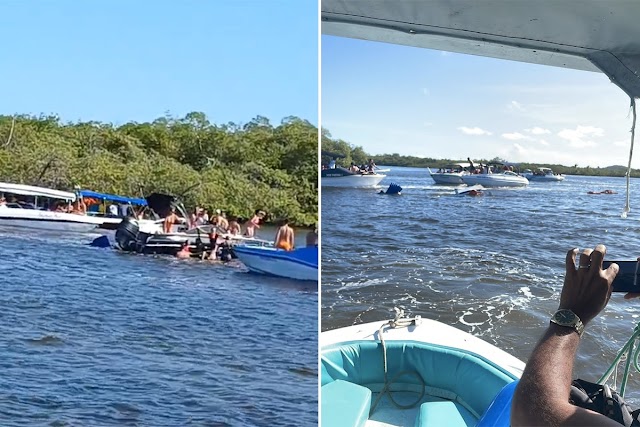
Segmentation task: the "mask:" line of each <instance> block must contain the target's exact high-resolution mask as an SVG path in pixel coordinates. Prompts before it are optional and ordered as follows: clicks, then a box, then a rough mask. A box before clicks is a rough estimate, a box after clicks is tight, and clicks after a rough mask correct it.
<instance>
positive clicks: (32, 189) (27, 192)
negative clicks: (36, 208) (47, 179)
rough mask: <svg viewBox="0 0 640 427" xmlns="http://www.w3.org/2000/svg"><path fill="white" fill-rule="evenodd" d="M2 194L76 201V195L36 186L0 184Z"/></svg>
mask: <svg viewBox="0 0 640 427" xmlns="http://www.w3.org/2000/svg"><path fill="white" fill-rule="evenodd" d="M0 193H11V194H21V195H23V196H37V197H49V198H51V199H61V200H71V201H74V200H75V199H76V194H75V193H72V192H69V191H60V190H53V189H51V188H44V187H36V186H34V185H24V184H11V183H7V182H0Z"/></svg>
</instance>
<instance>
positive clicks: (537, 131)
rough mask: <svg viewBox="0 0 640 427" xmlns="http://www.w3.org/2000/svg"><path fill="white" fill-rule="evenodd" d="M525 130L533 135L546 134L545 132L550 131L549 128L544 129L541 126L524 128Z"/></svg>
mask: <svg viewBox="0 0 640 427" xmlns="http://www.w3.org/2000/svg"><path fill="white" fill-rule="evenodd" d="M525 132H529V133H532V134H534V135H544V134H547V133H551V131H550V130H549V129H544V128H541V127H538V126H536V127H532V128H531V129H525Z"/></svg>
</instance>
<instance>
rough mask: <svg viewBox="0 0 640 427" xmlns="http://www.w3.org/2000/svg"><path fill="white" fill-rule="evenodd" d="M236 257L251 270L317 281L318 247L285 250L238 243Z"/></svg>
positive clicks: (235, 250) (235, 248)
mask: <svg viewBox="0 0 640 427" xmlns="http://www.w3.org/2000/svg"><path fill="white" fill-rule="evenodd" d="M234 252H235V254H236V256H237V257H238V259H239V260H240V261H242V263H243V264H244V265H245V266H246V267H247V268H248V269H249V270H250V271H252V272H254V273H260V274H267V275H270V276H278V277H286V278H288V279H295V280H308V281H318V247H317V246H308V247H303V248H298V249H294V250H293V251H285V250H283V249H276V248H275V247H267V246H262V247H259V246H247V245H238V246H235V247H234Z"/></svg>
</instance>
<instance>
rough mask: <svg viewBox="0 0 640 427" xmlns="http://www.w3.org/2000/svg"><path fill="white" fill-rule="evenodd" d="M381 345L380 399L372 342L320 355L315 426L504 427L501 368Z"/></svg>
mask: <svg viewBox="0 0 640 427" xmlns="http://www.w3.org/2000/svg"><path fill="white" fill-rule="evenodd" d="M385 344H386V355H387V382H386V388H387V391H385V392H384V393H383V395H382V396H380V394H381V391H384V390H385V375H384V361H383V347H382V344H381V343H380V342H377V341H351V342H346V343H340V344H335V345H331V346H327V347H324V348H323V349H322V355H321V394H322V400H321V402H322V404H321V409H320V410H321V425H322V427H362V426H410V427H431V426H438V427H441V426H448V427H464V426H472V427H489V426H492V427H498V426H508V425H509V417H510V414H511V411H510V408H511V399H512V396H513V391H514V389H515V386H516V384H517V380H518V379H517V377H515V376H514V375H513V374H511V373H509V372H508V371H507V370H505V369H502V368H501V367H499V366H497V365H495V364H494V363H492V362H490V361H489V360H487V359H485V358H483V357H481V356H479V355H476V354H474V353H471V352H468V351H465V350H461V349H456V348H451V347H445V346H440V345H434V344H428V343H423V342H412V341H386V343H385ZM423 393H424V394H423ZM392 399H393V401H395V403H394V402H393V401H392ZM376 401H377V402H376ZM374 405H375V409H374V408H373V406H374ZM372 409H374V410H373V411H372Z"/></svg>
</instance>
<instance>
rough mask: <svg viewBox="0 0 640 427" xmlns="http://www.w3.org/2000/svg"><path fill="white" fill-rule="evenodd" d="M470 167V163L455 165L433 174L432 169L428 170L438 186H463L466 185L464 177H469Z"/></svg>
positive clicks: (447, 166)
mask: <svg viewBox="0 0 640 427" xmlns="http://www.w3.org/2000/svg"><path fill="white" fill-rule="evenodd" d="M470 167H471V164H470V163H453V164H450V165H446V166H445V167H443V168H440V169H438V172H436V173H433V172H431V169H430V168H427V170H428V171H429V174H430V175H431V178H432V179H433V180H434V181H435V183H436V184H444V185H461V184H464V181H463V180H462V177H463V176H464V175H469V171H468V169H469V168H470Z"/></svg>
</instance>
